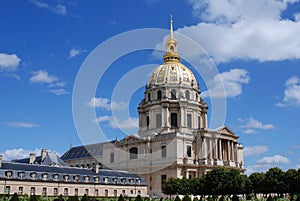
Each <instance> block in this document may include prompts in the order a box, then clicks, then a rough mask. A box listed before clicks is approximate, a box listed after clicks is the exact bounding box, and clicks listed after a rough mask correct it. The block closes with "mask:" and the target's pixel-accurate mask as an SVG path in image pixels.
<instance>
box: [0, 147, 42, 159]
mask: <svg viewBox="0 0 300 201" xmlns="http://www.w3.org/2000/svg"><path fill="white" fill-rule="evenodd" d="M30 153H35V154H36V155H39V154H40V153H41V149H35V150H24V149H22V148H19V149H8V150H6V151H4V153H1V154H2V155H3V160H13V159H22V158H28V157H29V154H30Z"/></svg>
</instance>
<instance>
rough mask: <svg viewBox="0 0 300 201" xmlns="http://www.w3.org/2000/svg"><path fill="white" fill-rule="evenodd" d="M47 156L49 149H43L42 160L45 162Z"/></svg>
mask: <svg viewBox="0 0 300 201" xmlns="http://www.w3.org/2000/svg"><path fill="white" fill-rule="evenodd" d="M46 156H47V150H46V149H42V151H41V162H43V161H44V160H45V158H46Z"/></svg>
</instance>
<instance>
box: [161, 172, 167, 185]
mask: <svg viewBox="0 0 300 201" xmlns="http://www.w3.org/2000/svg"><path fill="white" fill-rule="evenodd" d="M166 180H167V175H165V174H164V175H161V184H163V183H164V182H165V181H166Z"/></svg>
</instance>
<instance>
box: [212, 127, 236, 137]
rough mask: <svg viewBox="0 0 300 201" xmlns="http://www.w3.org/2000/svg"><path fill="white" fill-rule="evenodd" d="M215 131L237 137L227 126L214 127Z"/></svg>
mask: <svg viewBox="0 0 300 201" xmlns="http://www.w3.org/2000/svg"><path fill="white" fill-rule="evenodd" d="M215 131H217V132H218V133H221V134H225V135H231V136H235V137H237V135H236V134H235V133H234V132H232V130H230V129H229V128H228V127H227V126H222V127H220V128H218V129H216V130H215Z"/></svg>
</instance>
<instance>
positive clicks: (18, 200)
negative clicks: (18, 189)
mask: <svg viewBox="0 0 300 201" xmlns="http://www.w3.org/2000/svg"><path fill="white" fill-rule="evenodd" d="M10 201H20V199H19V196H18V194H17V193H14V195H13V196H12V197H11V198H10Z"/></svg>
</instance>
